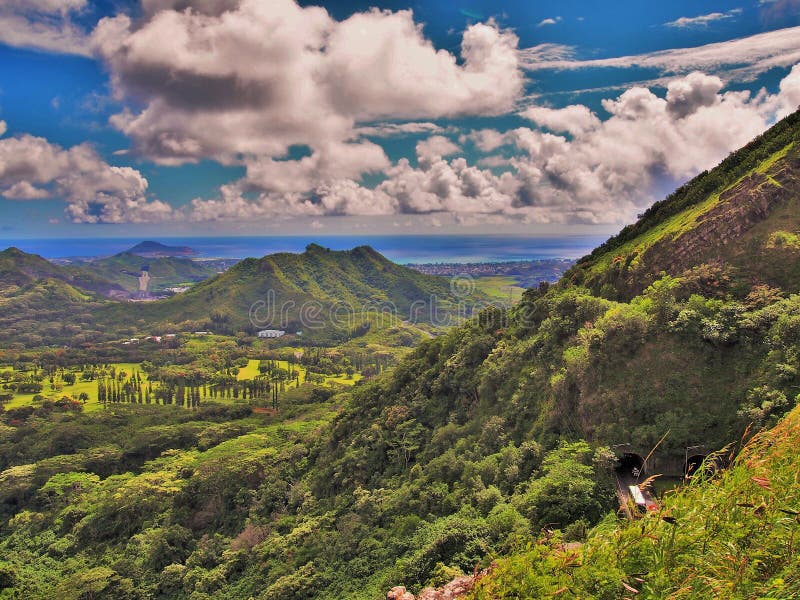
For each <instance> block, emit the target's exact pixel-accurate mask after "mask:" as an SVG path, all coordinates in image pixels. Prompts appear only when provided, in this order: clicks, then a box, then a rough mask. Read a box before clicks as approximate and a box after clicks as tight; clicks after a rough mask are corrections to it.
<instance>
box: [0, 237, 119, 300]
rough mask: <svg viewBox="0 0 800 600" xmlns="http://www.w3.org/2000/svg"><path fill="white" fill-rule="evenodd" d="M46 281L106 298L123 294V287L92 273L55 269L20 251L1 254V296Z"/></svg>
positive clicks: (33, 255) (60, 267) (40, 259)
mask: <svg viewBox="0 0 800 600" xmlns="http://www.w3.org/2000/svg"><path fill="white" fill-rule="evenodd" d="M47 278H49V279H57V280H59V281H62V282H64V283H66V284H68V285H70V286H72V287H76V288H80V289H81V290H84V291H88V292H96V293H99V294H103V295H108V294H110V293H112V292H115V291H116V292H121V291H122V287H120V286H118V285H116V284H115V283H113V282H111V281H108V280H106V279H105V278H103V277H102V276H101V275H99V274H97V273H92V272H91V271H84V270H80V269H78V270H73V269H69V268H65V267H62V266H59V265H55V264H53V263H51V262H49V261H48V260H46V259H44V258H42V257H41V256H38V255H36V254H27V253H26V252H23V251H22V250H19V249H18V248H7V249H6V250H3V251H2V252H0V295H3V296H5V295H10V294H14V293H15V292H17V291H19V290H20V288H22V287H24V286H26V285H30V284H32V283H35V282H36V281H38V280H41V279H47Z"/></svg>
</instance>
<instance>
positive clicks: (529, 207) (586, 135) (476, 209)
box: [193, 66, 800, 224]
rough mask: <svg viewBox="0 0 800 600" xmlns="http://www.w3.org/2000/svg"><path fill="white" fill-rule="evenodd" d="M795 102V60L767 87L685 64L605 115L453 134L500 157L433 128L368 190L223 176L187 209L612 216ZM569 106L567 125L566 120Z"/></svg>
mask: <svg viewBox="0 0 800 600" xmlns="http://www.w3.org/2000/svg"><path fill="white" fill-rule="evenodd" d="M798 101H800V66H797V67H795V68H794V69H793V70H792V72H791V73H790V74H789V75H788V76H787V77H786V78H785V79H784V80H783V81H782V82H781V85H780V91H779V93H777V94H774V95H770V94H767V93H766V92H763V91H762V92H760V93H759V94H757V95H755V96H751V95H750V94H749V93H748V92H732V91H728V92H724V91H723V87H722V82H721V80H720V79H719V78H718V77H715V76H709V75H704V74H702V73H691V74H689V75H687V76H686V77H683V78H680V79H677V80H675V81H674V82H672V83H671V84H670V86H669V88H668V89H667V93H666V95H665V97H660V96H658V95H656V94H655V93H653V91H651V90H650V89H648V88H645V87H633V88H631V89H629V90H627V91H625V92H624V93H622V94H620V95H619V96H617V97H615V98H609V99H607V100H605V101H604V102H603V108H604V109H605V110H606V111H607V112H608V113H609V115H610V117H609V118H607V119H606V120H604V121H601V120H600V119H599V118H598V117H597V116H596V115H594V114H592V113H591V112H590V111H589V110H588V108H586V107H580V105H575V106H572V107H568V108H566V109H561V110H556V109H544V110H534V111H531V112H530V115H529V116H530V117H531V118H532V120H533V121H534V122H536V123H537V124H538V125H540V126H543V127H546V128H547V129H549V130H550V132H548V131H542V130H540V129H533V128H529V127H520V128H516V129H512V130H508V131H495V130H491V129H486V130H479V131H475V132H471V133H470V134H465V135H463V136H461V137H460V138H459V142H460V143H461V144H473V145H474V146H475V147H476V148H478V149H481V150H482V151H484V152H493V151H494V150H497V149H498V148H500V147H513V148H514V152H513V155H512V156H511V157H509V158H504V157H501V156H497V155H493V156H489V157H485V158H483V159H481V160H480V161H479V162H478V165H470V164H469V163H468V162H467V160H466V159H465V158H463V157H451V155H452V154H455V153H457V152H460V150H461V149H460V147H459V146H458V145H456V144H455V143H454V142H453V141H452V140H450V139H449V138H446V137H443V136H432V137H430V138H428V139H427V140H424V141H422V142H420V143H419V144H418V145H417V154H418V161H417V165H416V166H414V165H412V164H411V162H410V161H409V160H407V159H401V160H400V161H398V162H397V163H396V164H394V165H392V166H390V167H388V168H385V169H384V173H385V175H386V179H385V180H384V181H382V182H380V183H379V184H378V185H376V186H375V187H373V188H369V187H366V186H364V185H360V184H358V183H356V182H354V181H352V180H332V181H330V182H327V183H326V184H325V185H321V186H317V187H316V188H315V189H314V190H313V192H312V193H310V194H302V193H290V194H284V195H280V194H275V193H263V194H262V195H261V196H260V197H259V198H258V199H256V200H248V199H247V198H246V196H245V195H244V194H243V193H242V187H241V186H243V185H245V183H246V181H243V182H239V183H238V184H237V185H234V186H226V188H225V189H224V190H223V193H222V194H221V197H220V198H218V199H213V200H200V199H198V200H196V201H194V203H193V210H194V214H193V216H194V218H200V219H202V218H252V217H253V216H259V215H269V216H275V215H276V214H282V212H283V213H286V212H289V213H291V214H296V215H311V216H320V215H327V214H332V215H342V214H389V213H416V214H440V213H441V214H452V215H459V216H460V217H462V218H463V219H466V220H465V221H464V222H466V221H468V220H470V219H472V220H475V219H478V220H480V219H484V218H486V219H488V218H492V219H500V220H502V219H507V218H512V219H514V220H517V221H527V222H539V223H554V222H559V223H561V222H567V223H589V224H599V223H621V222H625V221H629V220H630V219H631V218H633V216H634V215H635V214H636V213H637V212H639V211H640V210H641V209H642V208H643V207H644V206H646V205H647V204H649V203H650V202H652V200H654V199H655V198H654V192H655V189H654V186H655V181H656V180H657V179H660V178H663V177H665V176H666V177H668V178H670V179H672V180H674V181H675V182H681V181H684V180H686V179H688V178H689V177H691V176H693V175H695V174H696V173H698V172H699V171H702V170H704V169H709V168H711V167H713V166H714V165H716V164H717V163H718V162H719V160H721V159H722V158H724V157H725V156H726V155H727V154H728V153H729V152H731V151H732V150H734V149H736V148H738V147H740V146H742V145H743V144H745V143H746V142H748V141H749V140H751V139H752V138H753V137H754V136H756V135H758V134H759V133H761V132H762V131H763V130H764V129H765V128H766V127H768V126H769V124H770V123H772V122H773V121H774V120H775V119H776V118H778V117H781V116H784V115H786V114H788V113H789V112H790V111H791V110H792V109H793V106H792V105H793V103H796V102H798ZM528 111H530V108H529V109H528V110H526V111H525V112H528ZM562 111H563V112H562ZM570 116H573V117H574V118H575V120H576V121H577V123H575V124H571V123H569V118H568V117H570ZM534 117H535V118H534ZM559 132H568V133H570V137H569V138H568V137H565V136H563V135H557V133H559ZM492 167H503V169H502V171H503V172H502V173H499V174H498V173H495V172H493V171H492ZM470 215H472V217H470Z"/></svg>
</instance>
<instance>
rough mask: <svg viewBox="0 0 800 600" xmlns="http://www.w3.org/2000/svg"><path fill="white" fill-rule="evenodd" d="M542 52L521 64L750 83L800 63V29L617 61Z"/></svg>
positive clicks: (524, 54) (566, 51)
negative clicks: (639, 70) (696, 75)
mask: <svg viewBox="0 0 800 600" xmlns="http://www.w3.org/2000/svg"><path fill="white" fill-rule="evenodd" d="M538 48H539V47H536V48H534V49H528V50H522V51H520V63H521V64H522V66H523V67H524V68H525V69H527V70H529V71H538V70H543V69H554V70H574V69H587V68H599V67H603V68H619V69H628V68H632V67H641V68H644V69H657V70H659V71H661V72H662V73H666V74H686V73H689V72H691V71H695V70H699V71H704V72H706V73H712V74H717V75H719V76H721V77H723V78H724V79H725V80H731V79H735V80H750V79H752V78H754V77H756V76H758V75H759V74H760V73H764V72H765V71H768V70H769V69H772V68H774V67H784V68H785V67H791V66H793V65H795V64H797V63H798V62H800V27H790V28H786V29H778V30H775V31H768V32H765V33H759V34H757V35H753V36H749V37H744V38H739V39H735V40H729V41H725V42H717V43H713V44H707V45H705V46H697V47H694V48H676V49H670V50H660V51H658V52H650V53H646V54H638V55H633V56H621V57H616V58H600V59H591V60H578V59H575V58H573V57H570V50H571V51H572V53H573V55H574V51H575V50H574V48H572V49H571V48H568V47H558V48H557V49H555V50H550V51H548V52H547V53H545V54H544V55H543V54H542V51H541V49H538ZM530 50H535V51H534V52H530Z"/></svg>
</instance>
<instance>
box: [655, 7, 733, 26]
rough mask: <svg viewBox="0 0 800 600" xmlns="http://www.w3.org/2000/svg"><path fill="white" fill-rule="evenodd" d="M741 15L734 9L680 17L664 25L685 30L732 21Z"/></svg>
mask: <svg viewBox="0 0 800 600" xmlns="http://www.w3.org/2000/svg"><path fill="white" fill-rule="evenodd" d="M740 14H742V9H741V8H734V9H732V10H729V11H727V12H724V13H723V12H712V13H708V14H705V15H698V16H696V17H680V18H679V19H675V20H674V21H670V22H668V23H664V25H665V26H667V27H678V28H687V27H707V26H708V25H709V23H714V22H716V21H724V20H726V19H732V18H733V17H736V16H738V15H740Z"/></svg>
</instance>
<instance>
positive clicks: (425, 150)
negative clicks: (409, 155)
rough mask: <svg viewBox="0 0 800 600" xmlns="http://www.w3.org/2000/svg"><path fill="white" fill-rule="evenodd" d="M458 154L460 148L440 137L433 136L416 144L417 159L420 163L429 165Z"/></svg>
mask: <svg viewBox="0 0 800 600" xmlns="http://www.w3.org/2000/svg"><path fill="white" fill-rule="evenodd" d="M458 152H461V147H460V146H459V145H458V144H456V143H455V142H453V141H452V140H450V139H449V138H446V137H444V136H442V135H433V136H431V137H429V138H427V139H425V140H422V141H421V142H418V143H417V159H418V160H419V161H420V162H425V163H430V162H433V161H435V160H437V159H440V158H442V157H443V156H450V155H452V154H456V153H458Z"/></svg>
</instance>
